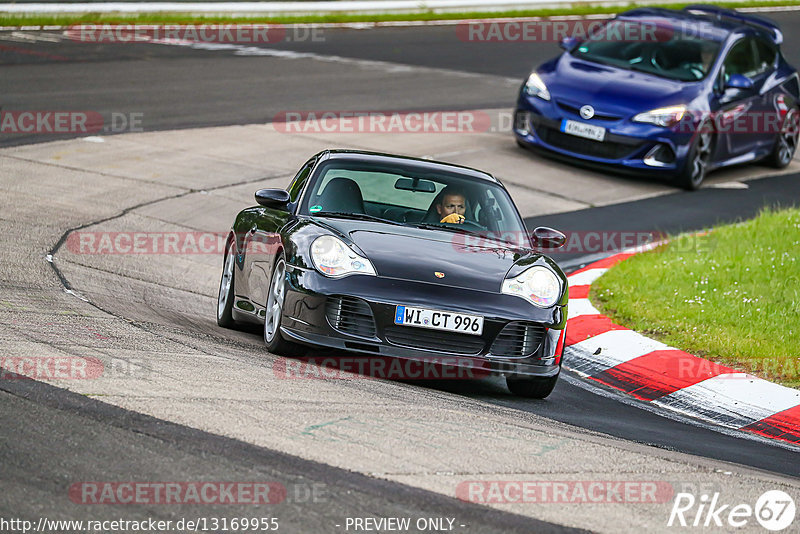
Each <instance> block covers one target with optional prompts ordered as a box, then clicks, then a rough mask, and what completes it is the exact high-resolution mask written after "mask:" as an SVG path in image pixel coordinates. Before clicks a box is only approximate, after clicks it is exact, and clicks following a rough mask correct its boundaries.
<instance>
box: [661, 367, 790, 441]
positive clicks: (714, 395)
mask: <svg viewBox="0 0 800 534" xmlns="http://www.w3.org/2000/svg"><path fill="white" fill-rule="evenodd" d="M654 402H656V403H657V404H659V405H664V406H668V407H669V408H671V409H673V410H676V411H680V412H684V413H689V414H692V415H695V416H698V415H699V416H700V417H703V418H706V419H711V420H713V421H715V422H719V423H721V424H725V425H727V426H731V427H733V428H741V427H743V426H746V425H749V424H750V423H754V422H756V421H760V420H761V419H764V418H766V417H769V416H771V415H774V414H776V413H778V412H782V411H784V410H787V409H789V408H792V407H794V406H797V405H800V391H798V390H796V389H791V388H787V387H784V386H780V385H778V384H773V383H772V382H767V381H766V380H762V379H760V378H757V377H754V376H751V375H746V374H744V373H732V374H724V375H719V376H715V377H712V378H709V379H707V380H703V381H702V382H699V383H697V384H694V385H691V386H689V387H686V388H683V389H679V390H678V391H675V392H673V393H670V394H669V395H666V396H664V397H661V398H660V399H657V400H656V401H654Z"/></svg>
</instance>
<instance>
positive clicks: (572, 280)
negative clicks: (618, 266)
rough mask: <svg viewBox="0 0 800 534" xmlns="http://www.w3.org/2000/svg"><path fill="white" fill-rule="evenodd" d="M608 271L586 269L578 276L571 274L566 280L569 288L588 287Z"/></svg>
mask: <svg viewBox="0 0 800 534" xmlns="http://www.w3.org/2000/svg"><path fill="white" fill-rule="evenodd" d="M607 270H608V269H588V270H586V271H583V272H581V273H578V274H573V275H571V276H569V277H567V279H568V280H569V287H573V286H588V285H589V284H591V283H592V282H594V281H595V280H597V279H598V278H600V277H601V276H603V273H605V272H606V271H607Z"/></svg>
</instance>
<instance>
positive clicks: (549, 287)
mask: <svg viewBox="0 0 800 534" xmlns="http://www.w3.org/2000/svg"><path fill="white" fill-rule="evenodd" d="M502 292H503V293H505V294H506V295H514V296H515V297H521V298H524V299H525V300H527V301H528V302H530V303H531V304H533V305H534V306H537V307H539V308H549V307H550V306H552V305H553V304H555V303H556V302H558V297H560V296H561V281H560V280H559V279H558V276H556V273H554V272H553V271H551V270H550V269H548V268H547V267H543V266H541V265H536V266H534V267H531V268H530V269H527V270H526V271H523V272H522V273H521V274H519V275H517V276H516V277H514V278H507V279H505V280H503V289H502Z"/></svg>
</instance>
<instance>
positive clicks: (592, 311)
mask: <svg viewBox="0 0 800 534" xmlns="http://www.w3.org/2000/svg"><path fill="white" fill-rule="evenodd" d="M599 314H600V311H599V310H598V309H597V308H595V307H594V306H592V303H591V302H590V301H589V299H569V318H570V319H572V318H573V317H580V316H581V315H599Z"/></svg>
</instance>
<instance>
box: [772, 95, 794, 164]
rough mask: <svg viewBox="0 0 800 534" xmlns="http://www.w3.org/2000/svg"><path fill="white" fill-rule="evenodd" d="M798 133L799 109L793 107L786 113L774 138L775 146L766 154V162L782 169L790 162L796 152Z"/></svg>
mask: <svg viewBox="0 0 800 534" xmlns="http://www.w3.org/2000/svg"><path fill="white" fill-rule="evenodd" d="M799 135H800V110H798V108H793V109H791V110H789V113H787V114H786V119H785V120H784V122H783V127H782V128H781V131H780V133H779V134H778V137H777V138H776V139H775V148H773V149H772V153H771V154H770V155H769V156H767V159H766V162H767V163H768V164H769V165H770V166H772V167H775V168H778V169H783V168H784V167H786V166H787V165H789V164H790V163H791V162H792V159H794V155H795V152H797V141H798V136H799Z"/></svg>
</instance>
